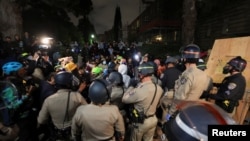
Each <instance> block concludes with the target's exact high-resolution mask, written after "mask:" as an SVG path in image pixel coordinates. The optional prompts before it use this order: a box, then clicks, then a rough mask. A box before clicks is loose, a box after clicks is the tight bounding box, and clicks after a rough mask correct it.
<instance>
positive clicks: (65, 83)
mask: <svg viewBox="0 0 250 141" xmlns="http://www.w3.org/2000/svg"><path fill="white" fill-rule="evenodd" d="M79 83H80V81H79V79H77V77H75V76H74V75H73V74H72V73H71V72H67V71H60V72H58V73H57V74H56V75H55V84H56V86H57V87H59V88H72V87H74V86H78V85H79Z"/></svg>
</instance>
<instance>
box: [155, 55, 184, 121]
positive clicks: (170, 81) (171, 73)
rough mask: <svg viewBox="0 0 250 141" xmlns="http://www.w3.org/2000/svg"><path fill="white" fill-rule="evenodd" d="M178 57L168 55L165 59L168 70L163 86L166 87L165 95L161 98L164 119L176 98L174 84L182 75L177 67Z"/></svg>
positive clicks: (163, 79) (165, 73)
mask: <svg viewBox="0 0 250 141" xmlns="http://www.w3.org/2000/svg"><path fill="white" fill-rule="evenodd" d="M176 63H177V59H175V58H174V57H168V58H167V60H166V61H165V64H166V66H167V67H166V70H165V71H164V72H163V77H162V88H163V89H164V96H163V97H162V98H161V100H160V105H161V108H162V111H163V113H162V121H165V120H166V119H165V117H166V114H167V113H168V110H169V108H170V107H169V106H170V105H171V103H172V100H173V98H174V85H175V81H176V80H177V79H178V78H179V76H180V75H181V71H180V70H179V69H177V68H176V67H175V65H176Z"/></svg>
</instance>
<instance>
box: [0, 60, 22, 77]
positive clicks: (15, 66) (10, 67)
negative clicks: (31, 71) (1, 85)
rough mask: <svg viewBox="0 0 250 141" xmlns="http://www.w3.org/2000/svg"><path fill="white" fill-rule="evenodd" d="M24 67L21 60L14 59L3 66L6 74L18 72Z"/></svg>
mask: <svg viewBox="0 0 250 141" xmlns="http://www.w3.org/2000/svg"><path fill="white" fill-rule="evenodd" d="M22 67H23V65H22V64H21V63H20V62H16V61H13V62H8V63H5V64H4V65H3V66H2V70H3V73H4V74H5V75H11V73H14V72H17V71H18V70H20V69H21V68H22Z"/></svg>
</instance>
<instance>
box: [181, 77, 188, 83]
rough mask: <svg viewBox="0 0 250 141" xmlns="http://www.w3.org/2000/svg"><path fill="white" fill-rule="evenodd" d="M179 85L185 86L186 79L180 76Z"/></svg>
mask: <svg viewBox="0 0 250 141" xmlns="http://www.w3.org/2000/svg"><path fill="white" fill-rule="evenodd" d="M180 82H181V84H185V83H186V82H187V78H186V77H184V76H182V77H181V79H180Z"/></svg>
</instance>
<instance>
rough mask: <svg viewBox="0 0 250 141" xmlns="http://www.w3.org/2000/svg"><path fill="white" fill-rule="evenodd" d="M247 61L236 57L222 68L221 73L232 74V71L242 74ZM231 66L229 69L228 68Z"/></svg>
mask: <svg viewBox="0 0 250 141" xmlns="http://www.w3.org/2000/svg"><path fill="white" fill-rule="evenodd" d="M246 65H247V61H246V60H245V59H243V58H241V56H237V57H235V58H233V59H231V60H230V61H229V62H228V63H227V64H226V66H225V67H224V68H223V73H224V74H227V73H232V72H233V71H238V72H243V71H244V70H245V68H246ZM230 66H231V67H230Z"/></svg>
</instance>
